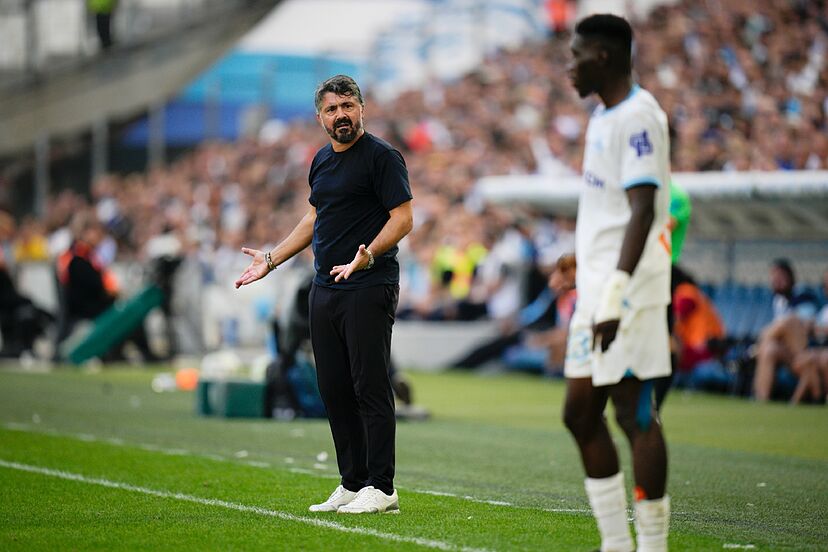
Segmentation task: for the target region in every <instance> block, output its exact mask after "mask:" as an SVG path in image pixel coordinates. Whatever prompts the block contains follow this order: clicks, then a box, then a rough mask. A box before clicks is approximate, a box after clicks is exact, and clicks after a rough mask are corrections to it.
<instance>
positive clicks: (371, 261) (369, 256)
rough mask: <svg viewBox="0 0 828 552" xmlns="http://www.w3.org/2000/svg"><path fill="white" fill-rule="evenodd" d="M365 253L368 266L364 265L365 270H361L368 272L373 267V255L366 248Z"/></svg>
mask: <svg viewBox="0 0 828 552" xmlns="http://www.w3.org/2000/svg"><path fill="white" fill-rule="evenodd" d="M365 252H366V253H368V264H367V265H365V268H364V269H363V270H368V269H370V268H372V267H373V266H374V254H373V253H371V250H370V249H368V248H367V247H366V248H365Z"/></svg>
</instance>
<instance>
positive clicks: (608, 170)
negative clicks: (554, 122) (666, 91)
mask: <svg viewBox="0 0 828 552" xmlns="http://www.w3.org/2000/svg"><path fill="white" fill-rule="evenodd" d="M632 35H633V33H632V28H631V27H630V25H629V23H628V22H627V21H626V20H624V19H623V18H621V17H617V16H614V15H606V14H600V15H593V16H590V17H587V18H585V19H583V20H581V21H580V22H579V23H578V25H577V26H576V29H575V35H574V38H573V40H572V44H571V51H572V56H573V60H572V62H571V64H570V66H569V69H568V71H569V76H570V78H571V80H572V84H573V85H574V87H575V88H576V90H577V91H578V93H579V95H580V96H581V97H582V98H585V97H587V96H589V95H591V94H597V95H598V97H599V98H600V100H601V102H602V105H599V106H598V107H597V108H596V109H595V111H594V113H593V114H592V117H591V118H590V121H589V126H588V127H587V132H586V143H585V152H584V163H583V185H582V189H581V196H580V202H579V207H578V220H577V226H576V238H575V249H576V258H577V264H578V274H577V289H578V303H577V306H576V309H575V313H574V315H573V317H572V321H571V323H570V331H569V341H568V344H567V358H566V363H565V367H564V375H565V376H566V378H567V396H566V405H565V407H564V422H565V424H566V426H567V428H568V429H569V430H570V432H571V433H572V435H573V436H574V438H575V441H576V443H577V445H578V448H579V451H580V454H581V459H582V461H583V465H584V469H585V471H586V475H587V479H586V484H585V486H586V491H587V495H588V497H589V501H590V504H591V506H592V511H593V515H594V516H595V518H596V520H597V522H598V528H599V531H600V533H601V550H602V551H604V552H607V551H628V550H629V551H631V550H634V549H637V550H639V551H656V550H666V549H667V532H668V527H669V518H670V499H669V497H668V496H667V495H666V481H667V451H666V446H665V443H664V438H663V436H662V433H661V425H660V422H659V420H658V415H657V412H656V410H655V407H654V403H653V380H654V379H655V378H658V377H663V376H666V375H669V374H670V348H669V335H668V331H667V317H666V315H665V312H666V306H667V305H668V303H669V302H670V232H669V229H668V228H667V222H668V217H669V204H670V192H669V184H670V176H669V171H670V166H669V149H670V144H669V135H668V130H667V117H666V115H665V114H664V112H663V111H662V110H661V108H660V107H659V105H658V103H657V102H656V100H655V99H654V98H653V96H652V95H651V94H650V93H649V92H647V91H646V90H644V89H642V88H640V87H639V86H638V85H637V84H635V82H634V81H633V77H632V60H631V51H632ZM610 398H611V399H612V402H613V405H614V406H615V413H616V419H617V421H618V424H619V426H620V427H621V428H622V429H623V431H624V433H625V434H626V436H627V438H628V439H629V441H630V445H631V449H632V456H633V471H634V474H635V489H634V495H635V528H636V540H637V543H634V542H633V539H632V535H631V533H630V528H629V524H628V523H627V509H626V508H627V499H626V491H625V487H624V479H623V473H622V472H621V471H620V468H619V463H618V454H617V451H616V448H615V446H614V445H613V442H612V438H611V437H610V433H609V430H608V427H607V424H606V420H605V418H604V410H605V408H606V404H607V402H608V400H609V399H610Z"/></svg>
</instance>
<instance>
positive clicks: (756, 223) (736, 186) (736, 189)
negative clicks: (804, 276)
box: [475, 171, 828, 241]
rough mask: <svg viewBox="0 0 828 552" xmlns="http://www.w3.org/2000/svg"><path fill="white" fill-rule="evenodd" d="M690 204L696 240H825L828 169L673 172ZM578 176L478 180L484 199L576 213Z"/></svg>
mask: <svg viewBox="0 0 828 552" xmlns="http://www.w3.org/2000/svg"><path fill="white" fill-rule="evenodd" d="M673 178H674V180H675V182H676V183H678V184H679V185H680V186H682V187H683V188H684V189H685V190H687V193H688V194H689V195H690V198H691V200H692V203H693V215H692V216H693V219H692V221H693V222H692V224H691V229H690V232H691V235H692V236H694V237H696V238H700V239H713V240H722V241H735V240H828V171H776V172H758V171H757V172H695V173H674V174H673ZM580 186H581V179H580V178H579V177H577V176H563V177H556V176H549V175H520V176H494V177H485V178H482V179H480V180H479V181H478V182H477V184H476V188H475V195H476V196H477V197H478V198H479V199H482V200H483V201H484V202H487V203H492V204H499V205H509V204H522V205H532V206H535V207H537V208H539V209H541V210H543V211H546V212H549V213H554V214H561V215H570V216H571V215H574V214H575V212H576V209H577V204H578V193H579V189H580Z"/></svg>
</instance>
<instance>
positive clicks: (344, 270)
mask: <svg viewBox="0 0 828 552" xmlns="http://www.w3.org/2000/svg"><path fill="white" fill-rule="evenodd" d="M366 266H368V251H367V250H366V248H365V244H364V243H363V244H362V245H360V246H359V249H358V250H357V253H356V255H354V260H353V261H351V262H350V263H348V264H346V265H337V266H335V267H333V269H331V276H336V278H334V282H338V281H340V280H347V279H348V277H349V276H350V275H351V274H353V273H354V272H356V271H357V270H362V269H363V268H365V267H366Z"/></svg>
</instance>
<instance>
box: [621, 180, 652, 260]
mask: <svg viewBox="0 0 828 552" xmlns="http://www.w3.org/2000/svg"><path fill="white" fill-rule="evenodd" d="M657 189H658V188H657V187H656V184H655V182H654V183H653V184H652V185H647V184H643V185H638V186H635V187H634V188H629V189H628V190H627V199H628V200H629V202H630V211H631V214H630V221H629V222H628V223H627V230H626V232H624V241H623V242H622V243H621V256H620V257H619V259H618V270H621V271H623V272H626V273H627V274H632V273H633V271H634V270H635V267H636V266H638V261H639V260H640V259H641V254H642V253H643V252H644V246H645V244H646V243H647V236H648V235H649V233H650V227H652V225H653V220H654V219H655V193H656V190H657Z"/></svg>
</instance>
